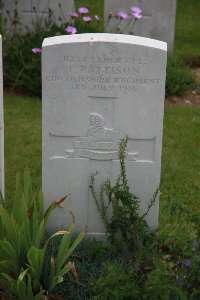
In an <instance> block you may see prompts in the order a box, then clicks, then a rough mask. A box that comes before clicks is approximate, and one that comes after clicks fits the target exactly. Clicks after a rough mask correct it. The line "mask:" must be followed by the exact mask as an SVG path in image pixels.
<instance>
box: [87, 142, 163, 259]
mask: <svg viewBox="0 0 200 300" xmlns="http://www.w3.org/2000/svg"><path fill="white" fill-rule="evenodd" d="M127 142H128V138H126V139H124V140H122V141H121V143H120V146H119V161H120V175H119V177H118V179H117V181H116V184H115V185H114V186H112V184H111V182H110V180H109V179H107V180H106V181H105V182H104V183H103V184H102V186H101V188H100V193H99V195H97V193H96V192H95V189H94V181H95V175H96V174H93V175H92V176H91V183H90V190H91V193H92V195H93V198H94V200H95V203H96V205H97V208H98V210H99V213H100V215H101V218H102V220H103V223H104V224H105V227H106V232H107V236H108V239H109V241H110V242H111V244H112V245H114V246H116V247H122V246H123V245H122V242H123V243H124V244H125V245H126V246H127V248H128V250H129V252H130V253H131V254H132V255H136V254H137V251H138V250H139V249H141V248H143V247H147V246H150V245H152V243H153V233H152V232H151V230H150V228H149V226H148V224H147V222H146V220H145V217H146V216H147V214H148V212H149V210H150V209H151V207H152V206H153V204H154V203H155V201H156V198H157V196H158V193H159V189H157V190H156V191H155V193H154V195H153V197H152V199H151V200H150V202H149V205H148V209H147V211H146V212H145V213H144V214H143V215H140V214H139V204H140V203H139V199H138V198H137V197H136V196H135V195H134V194H133V193H132V192H131V191H130V189H129V186H128V181H127V175H126V167H125V155H126V154H125V150H126V145H127ZM110 207H111V208H112V216H111V218H109V216H108V208H110Z"/></svg>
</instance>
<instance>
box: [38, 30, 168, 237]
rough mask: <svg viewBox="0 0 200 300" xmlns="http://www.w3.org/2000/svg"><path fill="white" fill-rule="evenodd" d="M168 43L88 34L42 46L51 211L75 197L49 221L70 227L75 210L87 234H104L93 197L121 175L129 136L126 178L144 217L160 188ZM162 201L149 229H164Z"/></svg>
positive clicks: (44, 171) (47, 191) (45, 169)
mask: <svg viewBox="0 0 200 300" xmlns="http://www.w3.org/2000/svg"><path fill="white" fill-rule="evenodd" d="M165 69H166V43H163V42H160V41H156V40H151V39H146V38H141V37H135V36H128V35H112V34H82V35H74V36H59V37H54V38H49V39H45V40H44V42H43V48H42V74H43V75H42V76H43V77H42V84H43V96H42V105H43V109H42V110H43V125H42V128H43V159H42V160H43V166H42V180H43V183H42V184H43V193H44V200H45V203H46V206H47V205H49V204H50V203H51V202H52V201H54V200H59V199H60V198H62V197H63V196H64V195H66V194H70V195H69V196H68V198H67V199H66V201H65V202H64V203H62V204H63V206H64V208H65V209H62V208H58V211H56V213H55V214H54V217H53V219H52V220H51V227H60V226H66V224H67V222H69V218H70V217H69V216H68V215H67V213H66V210H67V211H71V212H72V213H73V214H74V216H75V220H76V223H77V224H78V225H79V226H80V228H83V227H84V226H85V225H87V226H88V234H91V235H96V236H97V235H104V233H105V228H104V226H103V224H102V221H101V220H100V217H99V213H98V212H97V208H96V206H95V204H94V200H93V199H92V197H91V195H90V192H89V182H90V178H91V174H92V173H93V172H96V171H98V173H99V175H98V176H97V181H98V183H99V184H100V183H101V182H102V180H105V179H106V178H110V179H111V180H116V178H117V176H118V175H119V160H118V146H119V143H120V140H121V139H122V138H124V137H125V136H126V135H128V137H129V141H128V147H127V162H126V167H127V175H128V182H129V185H130V188H131V190H132V191H134V192H135V194H136V195H137V196H139V197H140V199H141V210H142V211H146V209H147V206H148V203H149V200H150V198H151V196H152V194H153V193H154V192H155V190H156V187H158V185H159V182H160V167H161V152H162V127H163V109H164V95H165V93H164V89H165ZM158 210H159V204H158V201H157V203H156V205H155V206H153V208H152V209H151V210H150V213H149V215H148V219H147V221H148V223H149V225H150V226H151V227H152V228H155V227H156V226H157V223H158Z"/></svg>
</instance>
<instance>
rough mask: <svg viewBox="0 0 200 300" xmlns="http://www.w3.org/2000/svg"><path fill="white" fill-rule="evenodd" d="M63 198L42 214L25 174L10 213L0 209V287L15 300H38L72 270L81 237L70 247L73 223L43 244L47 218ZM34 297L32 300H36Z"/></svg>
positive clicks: (38, 199) (0, 206)
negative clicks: (55, 242) (51, 252)
mask: <svg viewBox="0 0 200 300" xmlns="http://www.w3.org/2000/svg"><path fill="white" fill-rule="evenodd" d="M65 198H66V197H64V198H62V199H61V200H60V201H58V202H53V203H52V204H51V205H50V206H49V208H48V209H47V210H46V212H44V211H43V200H42V195H41V192H40V193H39V195H36V194H35V193H34V192H33V191H32V184H31V178H30V174H29V172H28V171H27V170H26V171H25V173H24V187H23V188H22V187H21V184H20V180H19V177H17V181H16V197H15V199H14V201H13V203H12V206H11V208H10V211H7V209H6V208H5V203H2V204H1V205H0V226H1V231H0V247H1V251H0V284H1V285H2V286H3V287H4V288H5V289H7V290H8V291H9V292H10V293H11V294H16V295H17V296H18V299H21V300H25V299H27V298H26V297H25V295H26V296H27V295H30V297H32V296H31V295H32V294H33V296H34V297H36V295H38V296H37V297H39V295H41V293H43V291H44V293H47V292H48V293H49V292H50V291H52V290H53V288H54V287H55V286H56V285H57V284H58V283H60V282H62V281H63V277H64V275H65V274H66V273H68V272H69V271H70V270H71V269H72V267H73V263H72V262H70V261H68V259H69V256H70V255H71V254H72V252H73V251H74V249H75V248H76V247H77V245H78V244H79V243H80V241H81V240H82V239H83V237H84V235H85V232H81V233H80V234H79V235H78V237H77V238H76V239H75V241H74V242H73V243H72V244H71V233H72V230H73V229H74V227H75V224H74V222H73V223H72V224H71V225H70V226H69V227H68V228H67V229H66V230H62V231H57V232H55V233H54V234H53V235H52V236H51V237H50V238H48V239H47V240H46V242H44V235H45V230H46V225H47V221H48V218H49V216H50V214H51V212H52V211H53V210H54V209H55V208H56V207H57V206H59V205H60V203H61V202H62V201H64V199H65ZM58 235H62V236H63V237H62V239H61V241H60V243H59V246H58V250H57V254H56V257H52V256H50V260H49V270H48V272H45V277H44V276H43V273H44V266H45V259H46V257H47V253H48V247H49V243H50V241H51V239H53V238H54V237H56V236H58ZM27 266H28V267H27ZM37 297H36V298H34V299H39V298H37ZM28 299H29V298H28ZM30 299H32V298H30Z"/></svg>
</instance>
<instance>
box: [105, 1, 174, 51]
mask: <svg viewBox="0 0 200 300" xmlns="http://www.w3.org/2000/svg"><path fill="white" fill-rule="evenodd" d="M134 6H136V7H139V8H141V9H142V15H143V17H142V19H140V20H137V21H136V23H135V25H134V26H133V24H134V18H133V17H132V15H131V14H130V8H131V7H134ZM120 11H124V12H126V13H128V14H129V19H127V20H122V21H121V22H119V21H118V20H117V19H116V18H112V19H111V20H110V21H109V22H108V15H109V13H110V12H112V13H113V15H116V14H118V13H119V12H120ZM175 19H176V0H123V1H121V0H104V20H105V31H106V32H111V31H112V32H113V29H115V28H117V27H119V31H123V33H125V34H134V35H138V36H143V37H148V38H152V39H157V40H161V41H164V42H167V44H168V49H169V50H172V49H173V43H174V31H175ZM131 20H132V21H131ZM117 23H118V26H117V27H116V26H115V24H117ZM123 28H124V30H123ZM119 31H117V30H116V32H115V33H120V32H119Z"/></svg>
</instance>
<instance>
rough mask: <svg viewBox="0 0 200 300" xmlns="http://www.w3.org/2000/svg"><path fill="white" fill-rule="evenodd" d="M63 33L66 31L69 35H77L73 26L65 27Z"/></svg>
mask: <svg viewBox="0 0 200 300" xmlns="http://www.w3.org/2000/svg"><path fill="white" fill-rule="evenodd" d="M65 31H67V32H68V33H69V34H75V33H77V29H76V27H74V26H67V27H66V28H65Z"/></svg>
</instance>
